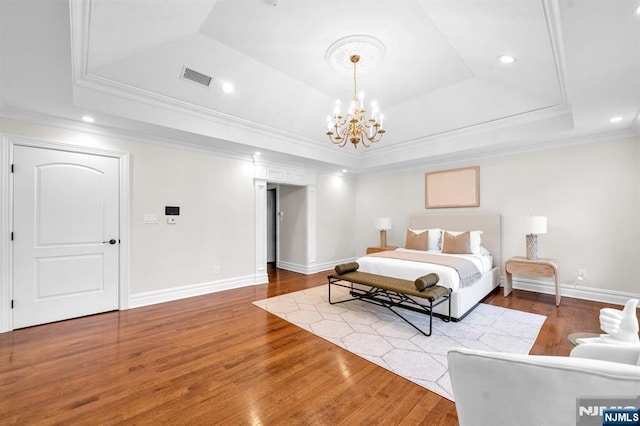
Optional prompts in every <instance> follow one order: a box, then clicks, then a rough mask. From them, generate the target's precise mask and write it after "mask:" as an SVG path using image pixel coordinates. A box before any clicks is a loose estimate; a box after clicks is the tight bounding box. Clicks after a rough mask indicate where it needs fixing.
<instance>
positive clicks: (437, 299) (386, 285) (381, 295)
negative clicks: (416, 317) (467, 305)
mask: <svg viewBox="0 0 640 426" xmlns="http://www.w3.org/2000/svg"><path fill="white" fill-rule="evenodd" d="M350 265H351V266H350V267H346V266H347V265H338V266H336V273H334V274H331V275H329V276H328V279H329V303H330V304H332V305H334V304H337V303H344V302H349V301H351V300H362V301H364V302H368V303H373V304H374V305H378V306H384V307H385V308H387V309H389V310H390V311H391V312H393V313H394V314H396V315H397V316H398V317H400V318H401V319H402V320H403V321H405V322H406V323H407V324H409V325H410V326H412V327H413V328H415V329H416V330H418V331H419V332H420V333H422V334H424V335H425V336H431V332H432V323H433V308H434V307H436V306H438V305H440V304H441V303H444V302H448V304H449V310H448V317H444V318H442V320H443V321H444V322H449V321H451V290H450V289H448V288H446V287H441V286H439V285H435V284H431V282H433V281H434V279H433V277H428V279H425V278H427V277H420V278H418V279H417V280H416V281H415V282H414V281H409V280H403V279H400V278H394V277H387V276H384V275H377V274H370V273H368V272H359V271H358V270H357V266H356V265H357V264H355V265H354V264H350ZM418 280H421V281H420V282H418ZM435 281H437V275H436V276H435ZM354 284H361V285H364V286H367V287H370V288H369V289H366V290H365V289H362V288H359V287H354ZM425 284H426V285H429V286H428V287H425ZM332 285H334V286H339V287H344V288H348V289H349V294H350V295H351V296H352V298H351V299H346V300H339V301H335V302H334V301H332V300H331V286H332ZM417 287H420V288H423V289H422V290H418V288H417ZM409 296H413V297H409ZM416 298H420V299H424V300H425V302H423V303H421V302H418V301H417V300H416ZM394 308H402V309H408V310H411V311H414V312H419V313H422V314H427V315H429V331H428V332H425V331H424V330H422V329H420V328H419V327H417V326H416V325H415V324H413V323H412V322H411V321H410V320H408V319H407V318H405V317H403V316H402V315H401V314H400V313H398V312H397V311H396V310H395V309H394Z"/></svg>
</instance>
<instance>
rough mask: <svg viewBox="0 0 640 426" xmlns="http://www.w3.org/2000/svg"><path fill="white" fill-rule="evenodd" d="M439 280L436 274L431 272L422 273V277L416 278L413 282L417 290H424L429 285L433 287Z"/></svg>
mask: <svg viewBox="0 0 640 426" xmlns="http://www.w3.org/2000/svg"><path fill="white" fill-rule="evenodd" d="M438 281H440V277H439V276H438V274H435V273H433V272H431V273H430V274H427V275H424V276H422V277H419V278H416V280H415V281H414V284H415V285H416V288H417V289H418V291H425V290H426V289H428V288H429V287H433V286H434V285H436V284H437V283H438Z"/></svg>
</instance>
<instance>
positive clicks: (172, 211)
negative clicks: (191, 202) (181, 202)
mask: <svg viewBox="0 0 640 426" xmlns="http://www.w3.org/2000/svg"><path fill="white" fill-rule="evenodd" d="M164 214H165V215H166V216H180V207H171V206H165V207H164Z"/></svg>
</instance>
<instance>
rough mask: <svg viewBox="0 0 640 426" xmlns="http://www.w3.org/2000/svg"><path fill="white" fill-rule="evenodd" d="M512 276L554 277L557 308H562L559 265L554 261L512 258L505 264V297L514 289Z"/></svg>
mask: <svg viewBox="0 0 640 426" xmlns="http://www.w3.org/2000/svg"><path fill="white" fill-rule="evenodd" d="M512 274H516V275H528V276H532V277H552V278H553V279H554V281H555V285H556V306H560V282H559V281H558V264H557V263H556V261H555V260H553V259H536V260H530V259H527V258H526V257H512V258H511V259H509V260H507V261H506V262H505V264H504V296H505V297H507V296H508V295H509V294H510V293H511V290H512V289H513V282H512Z"/></svg>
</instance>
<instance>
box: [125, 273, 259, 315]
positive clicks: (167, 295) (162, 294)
mask: <svg viewBox="0 0 640 426" xmlns="http://www.w3.org/2000/svg"><path fill="white" fill-rule="evenodd" d="M263 279H264V281H262V280H263ZM268 281H269V280H268V278H266V274H265V277H264V278H263V277H256V276H254V275H248V276H245V277H236V278H231V279H228V280H220V281H211V282H206V283H199V284H191V285H186V286H181V287H173V288H167V289H163V290H154V291H147V292H144V293H137V294H132V295H130V296H129V308H130V309H131V308H139V307H141V306H148V305H155V304H156V303H164V302H171V301H173V300H179V299H186V298H187V297H193V296H202V295H204V294H209V293H216V292H218V291H223V290H231V289H234V288H240V287H246V286H250V285H254V284H262V283H266V282H268Z"/></svg>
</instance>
